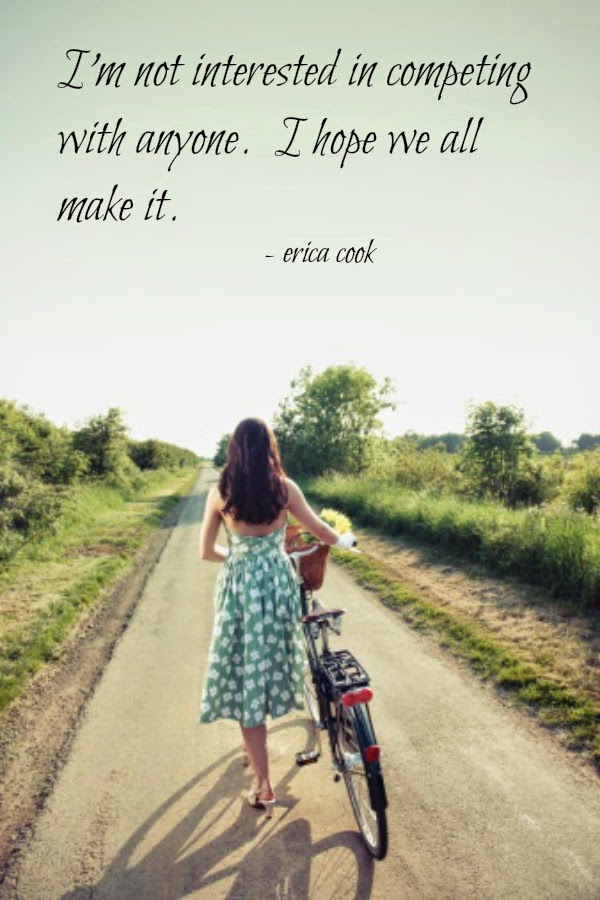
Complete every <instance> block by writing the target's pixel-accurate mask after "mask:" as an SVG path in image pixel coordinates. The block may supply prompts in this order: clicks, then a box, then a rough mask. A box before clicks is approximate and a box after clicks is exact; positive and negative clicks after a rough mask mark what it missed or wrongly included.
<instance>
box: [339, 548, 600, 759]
mask: <svg viewBox="0 0 600 900" xmlns="http://www.w3.org/2000/svg"><path fill="white" fill-rule="evenodd" d="M334 558H335V561H336V563H338V564H339V565H341V566H343V567H344V568H346V569H348V570H349V571H350V572H352V575H353V577H354V578H355V579H356V581H357V582H358V583H359V584H361V585H362V586H363V587H365V588H367V589H369V590H371V591H374V592H375V593H376V594H377V596H378V597H379V598H380V599H381V600H382V602H383V603H385V604H386V605H387V606H389V607H391V608H392V609H395V610H397V611H399V612H400V613H401V615H402V617H403V618H404V619H406V620H407V621H408V622H409V623H410V624H411V625H412V626H413V627H415V628H419V629H423V630H425V631H427V632H428V633H429V634H431V635H432V636H434V637H435V638H436V640H437V642H438V643H439V644H440V646H442V647H444V648H446V649H448V650H450V651H451V652H452V653H453V654H454V655H456V656H458V657H460V658H462V659H464V660H466V661H468V663H469V664H470V666H471V667H472V669H473V670H474V671H475V672H477V673H478V674H479V675H480V676H481V677H482V678H484V679H486V680H489V681H491V682H493V683H494V684H495V685H496V686H497V687H498V688H499V689H501V690H502V691H506V692H509V693H510V695H511V696H512V697H513V698H514V699H515V701H517V702H518V703H519V704H521V705H525V706H527V707H528V708H530V709H531V710H533V711H535V712H536V714H537V715H538V716H539V718H540V720H541V721H542V722H543V723H544V724H545V725H547V726H549V727H552V728H557V729H561V730H563V731H564V732H565V733H566V734H567V735H568V738H569V743H570V745H571V746H572V747H573V748H574V749H578V750H584V751H586V752H587V753H589V754H590V755H591V756H592V758H593V759H594V761H595V763H596V765H598V766H600V708H599V707H598V706H597V704H595V703H594V702H592V700H591V699H590V698H589V697H587V696H586V695H585V694H584V693H583V692H577V691H575V690H572V689H570V688H568V687H565V686H564V685H561V684H560V683H559V682H558V681H556V680H554V679H553V678H552V677H550V676H549V675H548V673H547V672H545V671H544V669H543V668H542V667H541V666H536V665H535V664H533V663H530V662H525V661H523V660H521V659H519V657H518V656H517V655H516V654H514V653H511V652H510V651H508V650H506V649H505V648H503V647H501V646H499V645H498V643H497V642H496V641H495V640H494V637H493V635H490V634H488V633H486V632H485V631H483V630H480V629H478V628H477V626H476V625H475V624H474V623H473V622H471V621H468V620H466V619H462V618H461V617H459V616H457V615H452V613H450V612H448V611H446V610H441V609H439V607H436V606H435V605H434V604H433V603H431V602H429V601H428V600H427V599H425V598H424V597H423V596H421V595H420V594H419V593H418V592H417V591H416V590H415V589H414V588H412V587H409V586H407V585H405V584H402V583H399V582H398V580H397V578H396V577H395V576H393V575H390V574H389V573H388V572H386V569H385V566H384V565H383V564H381V563H379V562H377V561H376V560H373V559H372V558H369V557H367V556H364V555H363V556H351V555H349V554H344V553H339V552H336V551H334Z"/></svg>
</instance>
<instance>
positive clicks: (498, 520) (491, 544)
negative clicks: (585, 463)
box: [305, 475, 600, 608]
mask: <svg viewBox="0 0 600 900" xmlns="http://www.w3.org/2000/svg"><path fill="white" fill-rule="evenodd" d="M305 486H306V489H307V490H308V492H309V493H310V494H311V496H313V497H314V498H315V499H317V500H318V501H319V502H320V503H322V504H327V505H333V506H336V505H337V506H339V507H340V508H341V509H343V510H344V512H346V513H347V514H348V515H350V516H354V517H355V518H356V519H357V520H358V521H360V522H361V523H363V524H364V525H372V526H374V527H376V528H378V529H380V530H382V531H384V532H385V533H387V534H390V535H397V534H409V535H412V536H413V537H415V538H417V539H418V540H420V541H425V542H428V543H431V544H434V545H436V546H438V547H443V548H444V549H445V550H447V551H449V552H451V553H453V554H454V555H455V556H458V557H460V558H462V559H464V560H472V561H474V562H477V563H478V564H482V565H484V566H485V567H486V568H487V569H488V570H489V571H491V572H493V573H496V574H500V575H512V576H515V577H517V578H520V579H522V580H523V581H526V582H528V583H529V584H533V585H538V586H541V587H544V588H546V589H548V590H550V591H551V592H553V593H554V594H555V595H557V596H561V597H570V598H571V599H573V598H576V600H577V602H578V603H580V604H582V605H588V606H591V607H596V608H600V522H599V520H598V518H597V517H593V516H589V515H587V514H585V513H577V512H573V511H572V510H568V509H565V508H563V507H546V508H532V509H518V510H509V509H506V508H505V507H503V506H501V505H500V504H497V503H493V502H477V501H468V500H463V499H461V498H459V497H455V496H452V495H434V494H428V493H424V492H416V491H410V490H408V489H405V488H402V487H401V486H399V485H398V484H396V483H394V482H385V481H381V480H378V479H369V478H352V477H348V476H337V475H335V476H332V477H328V478H319V479H313V480H311V481H309V482H307V483H306V485H305Z"/></svg>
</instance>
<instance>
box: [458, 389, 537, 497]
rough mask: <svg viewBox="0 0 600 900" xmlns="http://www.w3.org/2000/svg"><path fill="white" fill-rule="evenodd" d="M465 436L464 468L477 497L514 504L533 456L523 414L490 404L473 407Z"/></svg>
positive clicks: (513, 408)
mask: <svg viewBox="0 0 600 900" xmlns="http://www.w3.org/2000/svg"><path fill="white" fill-rule="evenodd" d="M466 436H467V441H466V444H465V448H464V450H463V466H464V469H465V471H466V472H467V474H468V475H469V476H470V477H471V478H472V479H473V481H474V483H475V486H476V489H477V490H478V493H481V494H489V495H491V496H492V497H496V498H497V499H498V500H502V501H503V502H505V503H514V502H516V500H517V499H518V493H519V482H520V481H521V480H522V478H523V477H524V476H525V474H526V472H527V470H528V469H529V461H530V459H531V456H532V454H533V452H534V448H533V444H532V443H531V441H530V439H529V438H528V437H527V433H526V429H525V421H524V413H523V411H522V410H520V409H516V408H515V407H514V406H498V405H497V404H495V403H492V402H491V401H488V402H486V403H482V404H480V405H479V406H475V407H473V408H472V409H471V411H470V413H469V417H468V419H467V427H466Z"/></svg>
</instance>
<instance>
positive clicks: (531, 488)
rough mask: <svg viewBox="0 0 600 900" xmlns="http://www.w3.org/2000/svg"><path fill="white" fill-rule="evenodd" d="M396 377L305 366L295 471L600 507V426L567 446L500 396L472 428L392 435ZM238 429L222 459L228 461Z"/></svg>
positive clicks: (290, 412) (291, 413)
mask: <svg viewBox="0 0 600 900" xmlns="http://www.w3.org/2000/svg"><path fill="white" fill-rule="evenodd" d="M394 406H395V402H394V395H393V389H392V384H391V382H390V380H389V379H384V380H383V381H382V382H381V383H379V382H377V380H376V379H375V378H374V377H373V375H371V374H370V373H369V372H368V371H367V370H366V369H364V368H360V367H357V366H353V365H339V366H330V367H329V368H327V369H325V370H324V371H323V372H321V373H318V374H315V373H314V372H313V370H312V369H311V368H310V367H306V368H304V369H302V370H301V371H300V373H299V375H298V377H297V378H296V379H294V381H292V383H291V386H290V393H289V395H288V396H287V397H286V398H285V399H284V400H283V401H282V402H281V403H280V405H279V408H278V410H277V411H276V413H275V416H274V430H275V433H276V435H277V438H278V441H279V445H280V448H281V453H282V458H283V463H284V466H285V468H286V470H287V471H288V472H289V473H290V474H292V475H294V476H318V475H322V474H324V473H326V472H340V473H343V474H351V475H364V476H375V477H378V478H381V479H383V480H389V481H392V482H395V483H398V484H401V485H404V486H406V487H409V488H412V489H414V490H434V491H445V492H450V493H455V494H462V495H465V496H471V497H477V498H492V499H495V500H497V501H499V502H501V503H503V504H506V505H507V506H512V507H514V506H521V505H523V506H532V505H540V504H543V503H551V502H562V503H565V504H567V505H568V506H570V507H572V508H573V509H581V510H583V511H585V512H587V513H596V512H597V511H598V508H599V505H600V435H592V434H581V435H580V437H579V438H578V439H577V440H576V441H574V442H573V444H572V445H571V446H570V447H567V448H565V447H563V445H562V444H561V442H560V441H559V440H558V439H557V438H556V437H554V435H553V434H552V433H551V432H548V431H544V432H541V433H539V434H537V435H531V434H528V431H527V425H526V420H525V413H524V411H523V410H521V409H518V408H516V407H514V406H511V405H501V404H496V403H493V402H491V401H488V402H486V403H481V404H478V405H475V406H472V407H471V408H470V410H469V412H468V415H467V419H466V424H465V430H464V433H462V434H455V433H449V434H442V435H416V434H411V433H408V434H406V435H403V436H399V437H395V438H391V439H390V438H387V437H385V436H384V433H383V426H382V421H381V414H382V413H383V412H384V411H385V410H387V409H391V408H394ZM228 441H229V435H223V437H222V438H221V440H220V441H219V444H218V446H217V450H216V454H215V457H214V461H215V464H216V465H219V466H220V465H222V464H223V463H224V461H225V458H226V451H227V444H228Z"/></svg>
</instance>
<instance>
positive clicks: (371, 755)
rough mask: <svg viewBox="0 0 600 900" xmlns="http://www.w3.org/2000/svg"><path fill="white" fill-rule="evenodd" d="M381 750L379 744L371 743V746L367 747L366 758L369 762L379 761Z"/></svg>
mask: <svg viewBox="0 0 600 900" xmlns="http://www.w3.org/2000/svg"><path fill="white" fill-rule="evenodd" d="M379 754H380V750H379V747H378V746H377V744H371V746H370V747H365V753H364V756H365V760H366V761H367V762H370V763H373V762H378V761H379Z"/></svg>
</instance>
